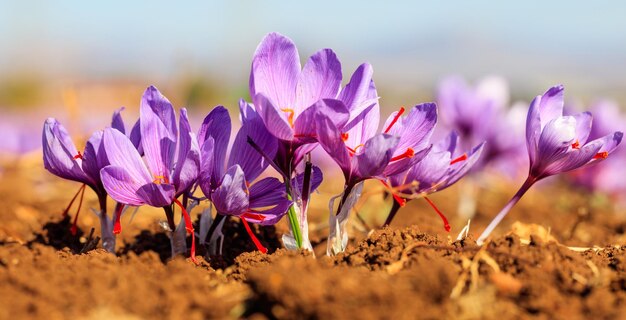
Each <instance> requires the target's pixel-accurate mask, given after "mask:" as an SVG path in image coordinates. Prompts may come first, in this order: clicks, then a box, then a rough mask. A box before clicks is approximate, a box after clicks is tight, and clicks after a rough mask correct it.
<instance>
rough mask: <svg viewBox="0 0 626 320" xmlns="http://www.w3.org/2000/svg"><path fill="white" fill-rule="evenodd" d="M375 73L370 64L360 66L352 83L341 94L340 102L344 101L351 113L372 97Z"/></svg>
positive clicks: (351, 80) (353, 75)
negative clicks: (371, 89) (371, 87)
mask: <svg viewBox="0 0 626 320" xmlns="http://www.w3.org/2000/svg"><path fill="white" fill-rule="evenodd" d="M373 73H374V70H373V69H372V66H371V65H370V64H369V63H364V64H362V65H360V66H359V67H358V68H357V69H356V70H355V71H354V73H353V74H352V77H351V78H350V82H348V84H347V85H346V87H345V88H343V90H341V92H340V93H339V100H341V101H343V103H344V104H345V105H346V107H347V108H348V110H350V112H351V113H352V111H354V110H356V109H358V108H359V107H360V105H361V104H362V102H364V101H366V100H367V99H368V97H369V96H370V85H371V83H372V74H373Z"/></svg>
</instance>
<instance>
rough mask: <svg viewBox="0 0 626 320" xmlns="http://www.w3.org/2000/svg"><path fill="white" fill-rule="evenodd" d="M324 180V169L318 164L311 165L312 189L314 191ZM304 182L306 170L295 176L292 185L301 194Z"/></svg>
mask: <svg viewBox="0 0 626 320" xmlns="http://www.w3.org/2000/svg"><path fill="white" fill-rule="evenodd" d="M322 180H324V174H323V173H322V170H321V169H320V168H319V167H317V166H312V167H311V182H310V183H311V185H310V187H311V190H310V192H313V191H315V190H317V188H319V186H320V184H322ZM303 184H304V172H301V173H299V174H297V175H296V177H295V178H293V179H291V186H292V187H293V188H295V189H296V190H297V191H298V193H299V194H302V191H303V190H302V187H303Z"/></svg>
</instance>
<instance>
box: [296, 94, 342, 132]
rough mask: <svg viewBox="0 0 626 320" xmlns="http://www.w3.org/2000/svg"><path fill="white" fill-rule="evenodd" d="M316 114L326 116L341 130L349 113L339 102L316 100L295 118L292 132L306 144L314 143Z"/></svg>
mask: <svg viewBox="0 0 626 320" xmlns="http://www.w3.org/2000/svg"><path fill="white" fill-rule="evenodd" d="M318 113H321V114H324V115H326V116H327V117H328V119H330V120H331V121H333V124H334V125H335V127H337V128H342V127H343V126H344V125H345V124H346V123H347V122H348V118H349V117H350V112H349V111H348V109H347V108H346V106H345V105H344V104H343V102H342V101H341V100H335V99H322V100H318V101H317V102H315V103H314V104H313V105H312V106H310V107H308V108H306V109H305V110H304V111H303V112H302V113H301V114H300V115H299V116H298V118H296V121H295V123H294V131H295V136H296V137H297V138H299V139H300V140H304V141H307V142H315V140H316V139H315V133H316V132H315V131H316V130H315V117H316V114H318Z"/></svg>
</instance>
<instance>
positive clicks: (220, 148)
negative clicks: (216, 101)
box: [198, 106, 231, 185]
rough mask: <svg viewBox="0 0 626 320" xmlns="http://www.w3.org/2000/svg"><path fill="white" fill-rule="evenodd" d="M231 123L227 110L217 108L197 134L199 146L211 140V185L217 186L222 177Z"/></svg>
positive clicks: (212, 111) (221, 107)
mask: <svg viewBox="0 0 626 320" xmlns="http://www.w3.org/2000/svg"><path fill="white" fill-rule="evenodd" d="M230 130H231V121H230V115H229V114H228V110H226V108H224V107H223V106H217V107H215V108H213V110H211V112H209V114H208V115H207V116H206V117H205V118H204V121H202V125H201V126H200V131H199V132H198V140H199V143H200V145H201V146H202V145H203V143H205V142H206V141H207V139H209V137H212V138H213V142H214V146H213V157H214V159H213V162H212V164H213V166H214V168H213V170H214V172H212V173H211V177H212V178H211V179H212V180H211V181H212V182H211V183H212V184H213V185H217V183H218V182H219V179H220V178H221V177H222V176H223V175H224V170H225V165H226V161H225V160H226V149H227V148H228V141H229V140H230Z"/></svg>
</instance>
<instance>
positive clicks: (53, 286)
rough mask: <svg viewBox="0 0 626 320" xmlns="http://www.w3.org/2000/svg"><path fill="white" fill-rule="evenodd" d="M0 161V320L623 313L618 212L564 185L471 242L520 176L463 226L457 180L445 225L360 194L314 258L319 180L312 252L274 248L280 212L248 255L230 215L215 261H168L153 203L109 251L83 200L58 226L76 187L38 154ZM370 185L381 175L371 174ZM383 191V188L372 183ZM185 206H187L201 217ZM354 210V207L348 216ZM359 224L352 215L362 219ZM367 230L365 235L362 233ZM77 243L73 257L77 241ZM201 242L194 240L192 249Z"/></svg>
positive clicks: (624, 266)
mask: <svg viewBox="0 0 626 320" xmlns="http://www.w3.org/2000/svg"><path fill="white" fill-rule="evenodd" d="M2 167H3V169H2V170H1V171H0V181H1V182H0V197H2V199H4V204H5V205H4V206H3V207H2V209H0V219H2V223H1V224H0V297H1V298H0V319H25V318H37V319H38V318H46V319H67V318H80V319H105V318H106V319H111V318H115V319H178V318H185V319H205V318H220V319H223V318H250V319H303V318H312V319H317V318H322V319H328V318H335V319H342V318H353V319H415V318H420V319H530V318H532V319H618V318H624V316H623V314H626V313H624V312H625V311H626V303H624V302H625V299H626V250H625V249H624V247H622V244H623V243H624V240H625V238H624V237H625V232H626V217H625V216H624V215H623V212H614V210H613V209H612V208H611V205H610V204H611V202H610V200H609V199H606V198H603V197H601V196H591V195H589V194H586V193H585V192H583V191H580V190H575V189H573V188H572V187H570V186H567V185H565V184H562V183H558V182H557V183H553V184H543V185H541V184H540V185H538V186H537V188H536V189H534V190H532V191H531V192H530V193H529V194H527V195H526V196H525V197H524V198H523V199H522V201H521V202H520V203H519V204H518V205H517V206H516V207H515V208H514V209H513V211H512V212H511V214H510V215H509V216H508V217H507V218H506V219H505V220H504V222H503V224H502V225H501V226H500V227H499V228H498V229H497V232H496V235H495V237H494V238H493V239H492V241H490V242H488V243H487V244H485V245H484V246H482V247H479V246H477V245H476V243H475V242H474V240H473V239H474V238H475V237H476V236H477V235H478V233H479V232H480V231H482V229H483V228H484V226H485V225H486V224H487V223H488V222H489V219H490V218H491V217H493V215H495V213H497V211H498V210H499V209H500V208H501V207H502V206H504V204H505V202H506V201H507V200H508V198H509V197H510V196H511V195H512V194H513V193H514V192H515V186H512V185H509V184H506V183H503V182H494V183H493V184H491V185H490V186H489V188H485V187H483V188H481V189H480V190H479V192H478V206H477V207H478V211H477V215H476V216H475V217H474V219H473V220H472V222H471V229H470V236H469V237H468V238H466V239H464V240H461V241H455V239H456V237H457V234H458V233H459V231H460V230H461V228H462V227H463V226H464V225H465V224H466V222H467V221H465V219H461V218H459V217H458V216H457V215H456V214H454V213H455V212H456V208H457V203H458V195H459V190H460V189H459V188H451V189H449V190H446V191H443V192H441V194H438V195H433V196H432V198H431V199H432V200H433V201H434V202H435V203H437V204H438V205H439V207H440V209H441V210H442V211H443V212H445V213H446V214H447V216H448V218H450V223H451V225H452V232H451V233H446V232H445V231H444V230H443V227H442V223H441V220H439V217H438V216H437V215H436V214H435V213H434V212H433V211H432V209H430V207H428V205H427V204H426V203H425V202H424V201H423V200H419V199H418V200H414V201H412V202H410V203H409V205H408V206H407V207H405V208H403V209H401V211H400V212H399V214H398V216H397V217H396V220H395V221H394V222H393V223H392V225H391V226H390V227H388V228H384V229H381V228H380V227H379V226H380V224H381V223H382V221H384V218H385V213H386V212H387V211H388V210H389V208H390V206H391V198H389V197H388V198H387V199H385V198H384V197H383V193H382V192H376V191H372V192H370V193H366V196H365V199H364V204H363V205H362V206H360V207H359V216H360V218H361V219H354V220H353V222H352V225H353V230H352V234H353V235H354V236H355V238H354V240H351V242H350V244H349V248H348V250H347V251H346V252H345V253H344V254H341V255H339V256H336V257H332V258H329V257H325V256H324V254H323V253H324V252H325V248H326V243H325V239H324V235H326V234H327V228H326V227H327V226H326V225H325V224H326V222H325V221H326V220H327V215H326V212H325V211H324V210H325V209H324V208H325V207H326V203H325V202H326V199H327V198H328V197H330V196H331V195H332V194H331V193H332V191H325V189H324V187H323V188H322V190H321V192H320V194H319V195H317V196H316V197H318V198H317V199H315V200H314V201H316V202H317V203H319V204H318V205H316V207H314V208H313V212H312V213H311V215H312V216H311V221H312V222H311V225H310V228H311V230H312V235H311V238H312V242H313V244H314V246H315V255H316V256H317V258H314V256H313V255H312V254H310V253H307V252H288V251H286V250H284V249H277V248H279V247H280V240H279V239H280V235H281V234H282V233H283V232H284V231H285V230H286V226H285V225H284V224H279V225H277V226H276V227H275V228H274V227H265V228H263V229H261V228H258V227H257V228H255V230H256V232H257V236H258V237H259V239H260V240H261V241H262V243H263V244H264V245H266V246H267V247H269V248H270V254H262V253H260V252H258V251H254V248H255V247H254V245H253V244H252V243H251V242H250V240H249V238H248V235H247V234H246V233H245V231H244V229H243V226H241V225H240V224H239V222H238V221H237V220H236V219H232V220H230V221H228V223H227V224H226V228H225V234H226V235H227V241H226V243H225V244H224V250H225V252H224V255H223V256H222V257H211V258H207V259H204V258H203V257H199V259H198V260H199V261H200V264H199V265H194V264H193V263H192V262H191V261H190V260H189V259H184V258H176V259H173V260H169V258H168V255H169V250H170V249H169V240H168V239H167V237H166V235H165V234H164V233H163V231H161V230H160V229H159V226H158V221H159V220H163V219H164V217H163V214H162V213H160V212H159V211H158V210H149V209H143V208H142V209H141V210H140V211H139V212H138V213H137V214H136V215H135V216H134V217H133V218H132V219H131V218H130V216H125V217H124V218H123V221H122V223H123V227H124V228H123V232H122V234H121V235H120V236H119V238H118V245H117V254H116V255H112V254H109V253H107V252H105V251H103V250H102V249H94V250H87V249H89V248H88V247H86V246H85V245H86V244H87V243H88V242H89V241H88V240H89V233H90V230H91V228H92V227H96V235H97V234H98V233H99V231H98V226H97V220H96V218H95V215H93V214H91V213H90V212H89V210H88V209H87V208H88V207H95V204H96V201H95V199H94V198H93V196H92V195H90V194H88V193H89V192H88V193H86V195H87V199H86V202H85V204H84V208H83V210H82V213H81V214H80V217H79V219H78V227H79V232H78V233H77V235H76V236H72V235H71V234H70V232H69V227H70V225H71V218H73V217H74V214H75V213H74V211H73V210H71V211H70V217H68V218H65V219H64V218H63V217H62V216H61V212H62V211H63V209H64V208H65V206H66V205H67V203H69V200H70V198H71V197H72V196H73V194H74V193H75V191H76V190H77V189H78V187H79V185H77V184H75V183H71V182H64V181H61V180H60V179H57V178H55V177H52V176H51V175H49V174H47V173H46V172H44V171H43V170H42V169H41V164H40V162H39V160H38V157H37V156H32V157H26V158H24V159H22V160H21V161H19V162H13V161H12V162H5V163H4V164H3V166H2ZM368 187H369V189H368V190H377V189H376V188H377V185H375V184H370V185H368ZM378 189H380V188H378ZM197 213H198V212H197V211H194V212H192V216H196V215H197ZM355 216H356V215H355ZM361 220H362V221H361ZM372 229H374V231H371V230H372ZM81 252H82V253H81ZM199 253H202V248H199Z"/></svg>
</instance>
